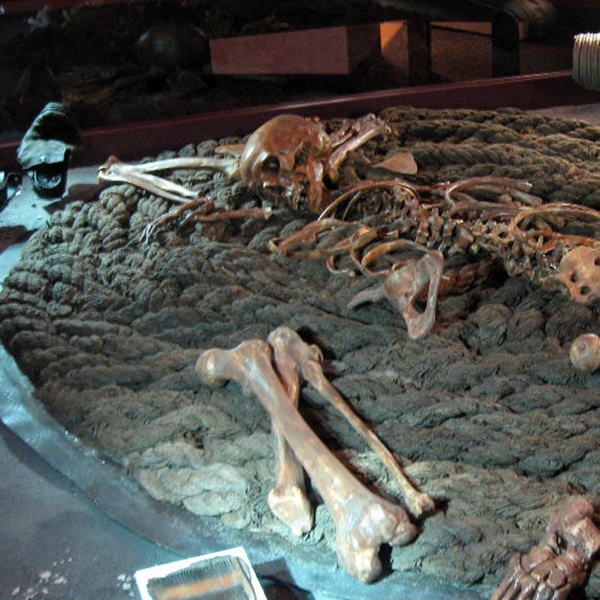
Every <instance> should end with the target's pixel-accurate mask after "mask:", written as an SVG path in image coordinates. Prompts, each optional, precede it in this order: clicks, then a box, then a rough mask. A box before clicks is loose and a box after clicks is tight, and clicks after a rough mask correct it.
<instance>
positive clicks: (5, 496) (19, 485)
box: [0, 105, 600, 600]
mask: <svg viewBox="0 0 600 600" xmlns="http://www.w3.org/2000/svg"><path fill="white" fill-rule="evenodd" d="M537 112H540V111H537ZM542 112H546V113H550V114H558V115H560V116H566V117H569V116H574V117H576V118H583V119H586V120H588V121H590V122H596V123H598V122H600V106H599V105H594V106H590V107H573V108H572V109H568V108H565V107H560V108H559V109H547V110H546V111H542ZM69 177H70V179H69V184H73V183H93V182H94V181H95V168H90V169H77V170H75V171H72V172H71V173H70V175H69ZM48 204H49V203H48V201H44V200H40V199H38V198H37V197H36V196H35V195H34V194H33V192H32V191H31V189H30V187H29V184H28V182H27V181H25V185H24V189H23V191H22V192H21V193H20V194H19V195H18V196H16V197H15V198H13V200H12V201H11V203H10V204H9V206H8V207H7V208H6V209H5V210H4V211H2V212H1V213H0V228H1V227H9V226H15V225H25V226H26V227H27V228H30V229H37V228H39V227H40V226H42V225H43V224H44V222H45V221H46V220H47V219H48V218H49V213H48V212H47V211H46V206H47V205H48ZM21 247H22V244H18V245H15V246H13V247H10V248H8V249H7V250H5V251H4V252H2V254H0V280H1V279H3V278H4V277H5V276H6V274H7V273H8V272H9V270H10V268H11V266H12V265H13V264H14V263H15V262H16V261H17V260H18V257H19V254H20V250H21ZM11 360H12V359H10V358H9V357H8V355H7V354H6V353H3V354H2V356H0V367H4V369H2V368H0V371H2V370H4V375H5V376H4V377H2V374H1V373H0V417H1V418H2V421H3V422H0V514H1V515H2V518H1V519H0V548H2V560H1V561H0V598H3V599H4V598H7V599H9V598H12V599H15V600H34V599H42V598H48V599H57V600H60V599H70V598H71V599H76V600H103V599H106V600H121V599H126V598H135V597H136V594H135V591H134V584H133V579H132V578H133V573H134V572H135V571H136V570H138V569H141V568H146V567H150V566H153V565H156V564H161V563H165V562H170V561H172V560H177V559H179V558H183V557H186V556H190V554H189V553H186V552H181V553H179V552H175V551H172V550H167V549H165V547H163V546H161V545H159V544H157V543H156V541H149V539H148V538H152V539H155V538H153V536H152V535H146V536H144V535H141V534H140V533H139V529H136V532H134V531H132V530H131V529H128V528H127V527H125V526H123V525H122V524H119V523H127V522H128V521H132V518H131V517H129V518H124V519H119V518H116V519H115V518H114V515H115V513H119V510H116V511H115V510H114V509H115V504H116V508H117V509H123V510H121V514H124V513H123V511H125V509H126V508H127V507H125V506H118V504H119V501H118V500H117V501H116V502H115V501H113V509H111V510H109V511H107V510H105V508H106V506H107V500H106V494H105V492H104V491H102V490H101V489H100V488H101V484H99V483H97V481H98V480H97V479H94V476H93V474H90V473H88V472H87V471H86V469H88V467H89V465H93V469H96V468H98V469H100V470H102V469H103V465H101V464H99V463H100V462H101V461H99V459H97V457H94V456H85V457H84V458H85V460H84V462H83V463H79V462H77V461H78V460H79V459H78V458H77V457H75V462H74V463H71V459H72V456H71V455H70V454H69V455H68V457H67V460H66V461H65V460H63V458H61V456H66V455H61V454H60V452H65V450H64V448H63V446H64V445H65V442H69V441H68V440H66V439H61V436H62V437H63V438H65V436H64V433H60V431H58V432H57V431H54V432H53V435H54V436H55V439H54V441H53V442H52V444H54V443H55V442H56V439H58V441H59V446H60V448H59V451H58V453H57V450H56V447H55V446H53V447H52V448H53V449H51V452H50V453H49V452H48V445H47V443H46V441H45V440H44V435H45V434H44V433H43V431H44V426H43V419H42V428H41V429H40V430H38V431H33V430H32V429H31V424H30V423H29V422H28V421H27V419H23V418H22V415H20V414H19V411H17V412H16V413H14V412H11V409H10V405H11V403H12V404H15V398H14V391H13V390H12V387H13V383H14V378H15V376H14V373H12V374H11V369H12V370H13V371H14V370H15V367H14V365H13V366H11V365H10V364H8V363H10V361H11ZM7 365H8V367H7ZM7 373H8V375H7ZM17 379H18V378H17ZM19 385H20V386H21V387H23V384H22V383H21V384H19ZM19 385H17V388H19ZM24 390H25V391H24V393H25V394H27V393H28V390H27V384H25V388H24ZM29 391H30V390H29ZM17 404H18V402H17ZM34 421H35V419H34ZM40 431H41V433H40ZM15 432H16V433H15ZM23 440H26V442H27V443H26V442H25V441H23ZM61 444H62V445H61ZM69 444H70V442H69V443H67V444H66V445H67V446H69ZM40 448H41V449H42V450H41V451H40ZM66 452H67V453H68V452H71V450H69V449H68V448H67V450H66ZM50 454H54V460H50V461H49V462H48V456H49V455H50ZM86 461H87V462H86ZM50 463H54V467H53V466H52V465H51V464H50ZM57 465H58V468H55V467H57ZM63 467H64V468H63ZM82 470H83V471H84V472H82ZM88 476H89V481H88V482H87V483H86V477H88ZM112 492H116V493H117V494H118V492H119V490H118V489H116V490H114V489H113V490H112ZM116 497H117V498H118V496H116ZM127 501H128V498H126V499H125V502H124V504H126V502H127ZM125 512H126V511H125ZM150 514H151V515H152V516H151V517H149V518H150V519H152V518H155V516H154V515H155V514H156V513H154V512H152V513H150ZM169 518H170V517H169V516H168V515H167V516H166V519H167V520H168V519H169ZM163 525H164V522H163V519H162V518H161V520H160V522H159V521H158V520H156V521H155V522H154V523H152V522H150V523H146V524H145V526H146V531H149V532H152V531H153V527H156V528H157V530H158V529H160V528H161V527H162V526H163ZM168 525H169V523H167V526H168ZM142 529H143V528H142ZM174 531H177V530H176V529H175V530H174ZM159 539H160V538H159ZM223 544H225V545H226V542H221V545H223ZM169 547H172V546H169ZM212 551H214V548H208V549H206V552H212ZM198 554H201V552H198ZM251 558H252V557H251ZM255 568H256V565H255ZM257 570H258V571H259V574H260V571H261V569H257ZM271 571H273V569H271ZM274 571H275V573H277V569H274ZM263 572H265V573H268V572H269V569H266V570H265V569H263ZM335 577H336V579H337V580H339V581H342V582H345V581H346V580H345V579H344V576H343V574H341V573H337V574H335ZM275 578H276V579H277V576H276V577H275ZM340 578H341V579H340ZM291 580H292V581H294V580H295V579H294V576H293V573H292V577H291ZM263 583H264V585H265V591H266V593H267V597H268V598H269V600H289V599H293V598H306V599H308V598H316V599H317V600H318V599H320V598H321V599H323V600H326V599H329V600H333V599H334V598H338V599H340V598H358V597H359V595H357V592H356V589H355V588H352V585H351V584H348V586H349V587H347V588H344V585H341V586H339V590H340V591H339V593H338V594H335V595H332V593H331V592H327V591H319V592H315V591H314V588H312V587H311V586H310V585H309V586H307V585H303V586H301V587H304V588H308V589H311V590H312V592H311V593H308V592H302V591H300V590H290V589H289V587H287V586H285V585H282V584H279V583H272V579H263ZM366 589H368V590H369V592H368V593H367V594H366V595H364V594H362V598H361V600H364V599H365V598H367V597H368V598H371V597H373V598H376V597H377V591H376V586H375V587H373V586H370V587H369V588H365V590H366ZM345 590H347V591H345ZM365 593H366V592H365ZM373 594H374V595H373ZM455 594H456V590H455V591H454V592H451V591H450V590H445V591H441V590H437V592H436V591H433V592H431V591H429V592H428V591H427V590H425V589H416V590H415V589H412V591H411V592H410V597H411V598H412V599H413V600H419V599H422V600H425V599H427V598H429V599H431V600H433V599H435V600H444V599H445V598H463V599H465V600H466V598H471V599H473V600H475V599H477V598H480V597H481V596H479V594H476V593H473V595H471V594H468V595H465V594H464V593H463V594H461V593H460V592H458V595H455ZM395 597H396V598H401V597H409V596H408V595H405V596H404V595H396V596H395Z"/></svg>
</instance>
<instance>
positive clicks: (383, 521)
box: [196, 327, 435, 582]
mask: <svg viewBox="0 0 600 600" xmlns="http://www.w3.org/2000/svg"><path fill="white" fill-rule="evenodd" d="M321 363H322V356H321V352H320V351H319V349H318V348H317V347H315V346H311V345H308V344H305V343H304V342H303V341H302V340H301V339H300V337H299V336H298V335H297V334H296V333H295V332H293V331H292V330H290V329H288V328H286V327H280V328H278V329H276V330H275V331H273V332H272V333H271V334H270V335H269V337H268V340H267V342H264V341H262V340H249V341H246V342H243V343H242V344H240V345H239V346H238V347H236V348H234V349H232V350H220V349H211V350H207V351H205V352H204V353H203V354H202V355H201V356H200V357H199V359H198V361H197V364H196V372H197V374H198V375H199V377H200V379H201V380H202V381H203V382H204V383H207V384H210V385H223V384H225V383H226V382H227V381H228V380H234V381H236V382H238V383H239V384H240V385H241V386H242V390H243V392H244V394H246V395H250V394H252V395H255V396H257V397H258V399H259V400H260V401H261V403H262V404H263V406H264V407H265V409H266V410H267V412H268V413H269V415H270V417H271V420H272V424H273V434H274V440H275V451H276V461H277V469H278V475H277V479H276V484H275V487H274V488H273V489H272V490H271V492H270V493H269V505H270V507H271V509H272V511H273V512H274V514H276V515H277V516H278V517H279V518H280V519H282V520H283V521H284V522H286V523H287V524H288V525H289V526H290V528H291V530H292V531H293V532H294V533H297V534H298V533H303V532H306V531H308V530H310V529H311V528H312V525H313V513H312V510H311V508H310V503H309V500H308V498H307V496H306V491H305V488H304V472H303V470H305V471H306V472H307V473H308V475H309V476H310V478H311V480H312V483H313V484H314V486H315V487H316V488H317V490H318V491H319V493H320V494H321V496H322V497H323V500H324V502H325V504H326V505H327V507H328V508H329V510H330V512H331V514H332V517H333V520H334V522H335V525H336V532H337V537H336V549H337V555H338V559H339V561H340V563H341V565H342V566H343V567H344V569H345V570H346V571H347V572H348V573H350V574H351V575H353V576H354V577H356V578H358V579H359V580H360V581H363V582H371V581H373V580H375V579H376V578H377V577H378V575H379V574H380V572H381V562H380V559H379V557H378V554H379V549H380V546H381V545H382V544H390V545H404V544H407V543H409V542H410V541H412V540H413V539H414V537H415V536H416V535H417V528H416V526H415V525H414V524H413V523H412V522H411V520H410V518H409V515H408V514H407V512H406V511H405V510H404V509H403V508H402V507H401V506H399V505H397V504H395V503H393V502H391V501H390V500H386V499H384V498H381V497H379V496H378V495H376V494H375V493H374V492H372V491H370V490H368V489H367V488H366V487H365V486H364V485H363V484H362V483H360V482H359V481H358V480H357V479H356V477H355V476H354V475H353V474H352V473H351V472H350V471H348V470H347V469H346V467H345V466H344V465H343V464H342V463H341V462H340V461H339V460H338V458H337V457H336V456H335V455H334V454H333V453H332V452H331V451H330V450H329V449H328V448H327V447H326V446H325V444H324V443H323V442H322V441H321V440H320V439H319V438H318V437H317V435H316V434H315V433H314V432H313V431H312V429H311V428H310V427H309V425H308V424H307V423H306V421H305V420H304V419H303V418H302V416H301V415H300V413H299V412H298V409H297V404H298V400H299V394H300V386H301V382H302V381H306V382H308V383H310V384H311V385H312V386H313V387H314V388H315V389H316V390H317V391H318V392H319V393H320V394H321V395H322V396H323V397H324V398H325V399H327V400H328V401H329V402H331V403H332V404H333V405H334V406H335V407H336V408H338V409H339V410H340V411H341V412H342V414H343V415H344V416H345V417H346V418H347V419H348V421H349V422H350V424H351V425H352V426H353V427H354V428H355V429H356V431H357V432H358V433H360V434H361V436H363V437H364V438H365V440H366V441H367V443H368V444H369V445H370V446H371V448H372V449H373V450H374V451H375V452H376V453H377V454H378V455H379V456H380V457H381V459H382V461H383V463H384V464H385V465H386V467H387V468H388V469H389V470H390V471H391V473H392V474H393V475H394V476H395V478H396V480H397V482H398V484H399V486H400V488H401V490H402V493H403V496H404V500H405V503H406V506H407V509H408V511H409V512H410V513H411V515H412V516H413V517H414V518H420V517H422V516H424V515H426V514H428V513H431V512H432V511H433V510H434V508H435V506H434V502H433V500H432V499H431V498H430V497H429V496H428V495H427V494H425V493H422V492H419V491H418V490H416V489H415V488H414V487H413V485H412V484H411V483H410V481H409V480H408V479H407V478H406V476H405V475H404V473H403V472H402V470H401V469H400V467H399V465H398V464H397V462H396V460H395V459H394V457H393V455H392V454H391V452H390V451H389V450H388V449H387V448H386V447H385V446H384V445H383V444H382V443H381V441H380V440H379V438H377V436H376V435H375V434H374V433H373V432H372V431H371V430H370V429H368V428H367V426H366V425H365V424H364V423H363V422H362V421H361V420H360V419H359V418H358V417H357V416H356V415H355V414H354V413H353V412H352V410H351V409H350V407H349V406H348V405H347V404H346V402H345V400H344V399H343V398H342V397H341V395H340V394H339V393H338V392H337V390H336V389H335V388H334V387H333V386H332V385H331V384H330V383H329V381H328V380H327V379H326V377H325V375H324V374H323V370H322V367H321Z"/></svg>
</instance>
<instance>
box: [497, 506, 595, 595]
mask: <svg viewBox="0 0 600 600" xmlns="http://www.w3.org/2000/svg"><path fill="white" fill-rule="evenodd" d="M596 517H597V514H596V511H595V509H594V506H593V505H592V504H591V503H590V502H588V501H587V500H585V499H584V498H581V497H579V498H575V499H573V500H571V501H570V502H569V503H568V504H567V505H566V506H564V507H563V508H562V509H561V510H560V511H559V512H558V514H557V515H556V517H555V519H554V521H553V522H552V524H551V525H550V526H549V527H548V529H547V531H546V534H545V535H544V537H543V539H542V541H541V542H540V543H539V544H538V545H537V546H534V547H533V548H532V549H531V550H530V551H529V552H528V553H527V554H525V555H522V554H519V553H518V554H516V555H515V556H513V558H512V559H511V561H510V563H509V566H508V572H507V574H506V576H505V578H504V580H503V581H502V583H501V584H500V586H499V587H498V589H497V590H496V592H495V593H494V595H493V596H492V598H491V600H529V599H537V600H541V599H543V598H547V599H548V600H565V599H566V598H567V597H568V596H569V594H570V593H571V591H572V590H574V589H576V588H580V587H582V586H584V585H585V583H586V581H587V578H588V571H589V568H590V563H591V561H592V559H593V558H594V557H595V556H596V554H597V553H598V551H599V550H600V531H599V530H598V528H597V527H596V524H595V520H596Z"/></svg>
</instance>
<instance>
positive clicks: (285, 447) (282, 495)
mask: <svg viewBox="0 0 600 600" xmlns="http://www.w3.org/2000/svg"><path fill="white" fill-rule="evenodd" d="M269 341H270V342H271V340H269ZM271 346H272V347H273V351H274V354H275V357H276V360H275V368H276V370H277V375H278V376H279V379H280V380H281V382H282V384H283V385H284V386H285V389H286V392H287V397H288V401H289V402H290V404H291V405H292V406H293V407H294V408H295V409H297V408H298V404H299V401H300V386H301V381H300V375H299V373H298V369H297V368H296V367H295V365H293V364H290V363H289V361H284V360H280V359H278V347H277V346H276V345H275V346H273V343H271ZM271 429H272V434H273V445H274V449H275V462H276V467H277V480H276V482H275V487H273V489H272V490H271V491H270V492H269V497H268V503H269V507H270V508H271V510H272V511H273V514H275V515H276V516H277V517H279V518H280V519H281V520H282V521H283V522H284V523H286V524H287V525H288V526H289V528H290V529H291V530H292V532H293V533H294V534H296V535H300V534H302V533H307V532H308V531H310V530H311V529H312V528H313V526H314V512H313V509H312V506H311V504H310V501H309V499H308V497H307V495H306V490H305V484H304V468H303V467H302V464H301V463H300V461H299V460H298V458H297V456H296V454H295V453H294V450H293V448H292V447H291V446H290V445H289V443H288V441H287V440H286V439H285V437H284V435H283V434H282V432H281V430H280V428H279V426H278V425H277V423H276V422H275V421H273V422H272V427H271Z"/></svg>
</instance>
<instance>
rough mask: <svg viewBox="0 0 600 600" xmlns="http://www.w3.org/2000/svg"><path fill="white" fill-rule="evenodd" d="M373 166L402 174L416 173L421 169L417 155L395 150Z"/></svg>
mask: <svg viewBox="0 0 600 600" xmlns="http://www.w3.org/2000/svg"><path fill="white" fill-rule="evenodd" d="M373 167H375V168H376V169H385V170H386V171H391V172H392V173H399V174H401V175H415V174H416V173H417V172H418V170H419V167H418V166H417V162H416V161H415V157H414V156H413V155H412V154H411V153H410V152H395V153H394V154H392V155H391V156H389V157H388V158H386V159H385V160H383V161H382V162H380V163H377V164H375V165H373Z"/></svg>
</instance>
